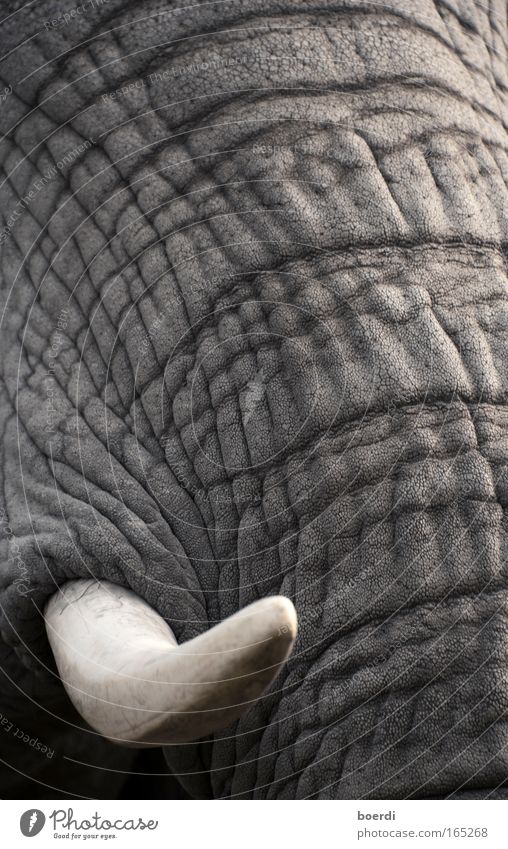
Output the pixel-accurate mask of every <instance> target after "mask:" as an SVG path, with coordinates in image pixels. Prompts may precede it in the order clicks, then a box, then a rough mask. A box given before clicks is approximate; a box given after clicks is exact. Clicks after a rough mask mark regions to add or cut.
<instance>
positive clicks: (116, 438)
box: [0, 0, 508, 798]
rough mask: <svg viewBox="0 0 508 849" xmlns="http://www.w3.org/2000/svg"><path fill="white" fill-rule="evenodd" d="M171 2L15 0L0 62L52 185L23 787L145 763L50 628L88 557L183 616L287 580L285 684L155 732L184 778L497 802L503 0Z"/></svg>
mask: <svg viewBox="0 0 508 849" xmlns="http://www.w3.org/2000/svg"><path fill="white" fill-rule="evenodd" d="M3 5H4V10H5V3H4V4H3ZM176 5H177V3H176V2H175V3H173V0H171V2H157V0H149V2H142V3H136V4H134V3H132V4H128V3H123V2H119V0H110V2H108V3H106V2H104V4H103V5H102V6H101V7H100V8H93V9H91V10H89V11H87V13H86V14H83V15H81V16H79V17H78V16H76V17H75V19H74V20H72V21H71V22H70V23H69V24H68V25H58V26H56V27H55V28H51V27H48V28H46V27H45V25H44V21H48V20H49V19H51V18H53V17H56V16H57V15H59V14H62V12H63V10H64V7H63V5H62V4H61V3H56V2H39V3H37V4H35V5H34V6H33V7H31V6H29V7H28V8H26V9H24V10H23V11H22V12H20V13H19V14H13V15H12V16H11V17H10V18H8V19H7V20H5V21H4V23H3V24H2V35H3V44H4V52H6V50H8V49H12V48H14V47H15V45H18V44H20V43H21V42H23V41H25V39H28V38H29V36H31V35H32V34H33V33H37V32H38V33H39V34H38V35H35V37H33V38H32V39H31V40H28V41H27V42H26V43H25V44H24V45H23V46H21V47H18V48H17V49H16V50H14V51H13V52H12V53H11V55H10V56H9V57H8V58H6V59H4V61H3V62H2V63H1V65H0V70H1V74H2V79H3V81H4V85H5V86H8V85H12V87H13V90H12V93H10V94H7V95H6V97H5V101H4V102H2V103H1V104H0V106H1V108H0V122H1V129H2V133H6V134H7V137H6V138H5V139H4V140H3V141H2V145H1V158H2V162H3V169H4V172H5V173H4V176H3V177H2V186H1V198H0V199H1V203H2V209H3V215H4V219H5V220H6V221H7V220H8V218H9V216H10V215H11V213H12V211H13V210H14V209H16V203H17V202H18V201H19V200H20V198H21V197H22V196H26V195H28V193H29V192H30V191H32V190H34V187H35V192H34V195H33V197H32V198H31V199H30V198H29V200H28V201H27V202H26V204H22V205H21V208H22V213H21V215H20V216H19V217H18V218H17V219H16V220H15V221H14V222H13V223H12V227H11V231H12V232H9V233H8V234H7V236H5V237H4V238H3V242H2V244H1V249H2V265H1V269H2V286H3V289H2V292H3V299H4V300H3V303H4V304H5V312H4V313H3V316H2V343H1V344H2V354H1V357H2V361H1V371H2V382H1V385H0V391H1V419H2V433H3V437H4V441H3V446H4V447H3V454H2V463H1V473H2V486H1V506H2V509H3V510H4V511H5V514H4V515H5V516H6V517H8V522H9V527H10V530H6V524H5V523H6V521H7V519H5V518H4V520H3V522H4V524H3V525H2V534H1V552H2V566H1V595H0V601H1V605H2V631H1V633H2V640H3V642H2V655H1V656H2V663H3V666H4V669H5V673H4V676H5V680H4V682H3V683H2V694H3V695H2V703H1V705H0V710H1V711H2V714H3V715H4V716H7V717H10V718H15V724H17V725H19V726H20V727H21V729H22V730H26V732H27V733H29V732H30V730H31V729H34V730H33V731H32V733H34V734H36V735H38V737H39V739H40V740H42V741H43V742H46V741H50V742H51V743H52V745H54V747H55V751H56V754H55V757H54V758H53V759H49V758H48V757H47V756H44V755H41V754H40V752H38V751H36V750H35V748H30V747H29V745H28V744H22V743H21V742H20V741H19V740H18V739H16V738H15V737H14V736H13V734H14V732H13V731H12V732H10V733H5V734H3V735H2V739H1V744H2V752H3V753H4V754H3V757H4V758H5V767H4V775H5V776H6V779H5V786H7V791H4V795H5V794H6V793H9V792H13V793H14V791H11V790H10V788H12V787H13V786H17V785H16V782H18V781H19V782H22V778H21V774H20V773H23V772H25V773H26V772H28V773H29V774H30V775H31V776H32V779H33V781H34V782H37V781H41V782H43V785H44V784H46V785H47V786H46V787H45V786H43V785H38V790H39V791H40V795H44V793H46V794H47V795H48V796H51V797H54V795H55V792H59V793H68V794H77V795H94V796H101V795H102V796H105V797H107V796H110V795H113V794H114V793H115V792H121V785H122V781H123V780H124V777H125V774H127V773H128V772H129V770H130V769H131V768H132V753H131V752H130V751H127V750H122V749H120V748H118V747H115V746H112V745H109V744H106V743H105V742H103V741H101V740H99V739H98V738H97V735H95V734H92V733H91V732H90V731H88V730H86V729H83V730H82V731H79V730H77V727H76V726H77V724H78V722H79V720H78V719H77V717H76V715H75V714H74V713H73V712H72V710H71V708H70V705H69V702H68V700H67V699H66V697H65V695H64V693H63V690H62V686H61V684H60V682H59V681H58V678H57V676H56V675H55V672H54V667H53V665H52V659H51V653H50V651H49V647H48V644H47V641H46V637H45V632H44V627H43V621H42V617H41V610H42V609H43V605H44V603H45V601H46V600H47V598H48V597H49V596H50V595H51V594H52V593H53V592H54V591H55V589H56V587H57V586H58V585H61V584H62V583H63V582H65V581H66V580H68V579H70V578H75V577H85V578H86V577H89V576H90V575H93V576H95V577H97V578H107V579H108V580H112V581H115V582H118V583H120V584H123V585H125V586H129V587H131V588H132V589H133V590H134V591H135V592H136V593H138V594H139V595H140V596H142V597H143V598H144V599H146V600H147V601H148V602H149V603H150V604H151V605H153V607H155V608H156V609H157V610H158V611H159V613H160V614H161V615H162V616H164V617H165V618H166V619H167V621H168V623H169V624H170V626H171V628H172V629H173V630H174V632H175V634H176V635H177V638H178V639H179V641H183V640H187V639H190V638H192V637H193V636H195V635H197V634H199V633H201V632H202V631H204V630H205V629H207V628H208V627H210V626H211V625H212V624H214V623H216V622H217V621H219V620H221V619H223V618H224V617H226V616H228V615H229V614H231V613H233V612H234V611H236V610H237V609H238V608H239V607H242V606H244V605H246V604H248V603H249V602H252V601H254V600H255V599H257V598H260V597H262V596H265V595H269V594H273V593H282V594H285V595H287V596H288V597H289V598H291V599H292V600H293V602H294V603H295V605H296V608H297V611H298V614H299V621H300V632H299V638H298V642H297V645H296V649H295V653H294V656H293V657H292V659H291V660H290V662H289V663H288V664H287V667H286V668H285V670H284V672H283V673H282V674H281V675H280V676H279V677H278V679H277V680H276V681H275V683H274V685H273V686H272V688H271V690H270V692H269V693H268V694H267V696H266V697H265V698H263V699H262V700H260V701H259V702H258V703H256V704H255V705H253V707H252V708H251V709H250V710H249V711H248V712H247V713H246V714H245V715H244V717H243V718H242V719H241V720H240V721H238V722H237V723H236V724H235V725H234V726H233V727H231V728H229V729H228V730H227V732H225V733H223V734H218V735H216V737H215V739H207V740H204V741H202V742H199V743H196V744H190V745H185V746H175V747H168V748H167V749H166V750H165V754H166V758H167V762H168V764H169V766H170V768H171V770H172V771H173V772H174V773H176V774H178V775H179V780H180V781H181V782H182V784H183V785H184V786H185V787H186V788H187V791H188V792H189V793H191V794H192V795H197V796H215V797H230V796H233V797H240V798H303V797H311V798H330V797H338V798H375V797H378V798H379V797H381V798H383V797H384V798H401V797H406V796H409V797H418V798H421V797H449V796H451V797H453V798H459V797H465V796H467V797H471V796H475V797H484V796H488V797H489V798H493V797H502V796H503V795H506V794H508V788H507V790H503V787H502V785H503V783H504V782H507V783H508V750H507V746H508V734H507V722H506V711H507V709H508V686H507V685H508V613H507V601H508V566H507V562H508V561H507V557H506V517H505V512H504V511H505V505H506V504H507V502H508V466H507V461H508V441H507V435H508V410H507V391H508V370H507V362H508V333H507V328H508V322H507V307H508V289H507V276H506V275H507V272H506V255H505V251H506V245H507V238H508V205H507V201H508V158H507V147H508V137H507V121H508V111H507V99H508V74H507V55H506V52H507V51H506V45H507V43H508V33H507V26H506V5H505V3H504V2H501V0H498V2H493V3H489V4H485V5H481V4H480V3H476V4H473V3H472V2H467V1H466V0H442V2H430V0H419V2H418V3H413V2H412V0H393V2H392V3H388V4H380V3H374V2H365V3H364V2H361V0H344V2H338V0H234V2H230V0H222V2H217V3H203V4H201V5H193V6H192V7H191V8H190V9H189V11H185V10H183V11H179V12H172V9H173V8H174V7H175V6H176ZM181 5H183V4H181ZM70 8H71V6H70ZM203 62H207V63H208V67H202V63H203ZM164 71H166V72H167V73H166V77H165V78H162V77H161V76H157V74H159V75H162V74H163V72H164ZM134 82H137V85H136V86H133V87H132V88H131V89H130V90H129V91H125V90H124V92H123V93H121V94H119V95H117V96H116V99H108V98H105V97H103V95H104V94H107V93H111V92H113V91H115V90H117V89H118V88H119V87H122V86H125V85H127V84H129V83H134ZM86 139H91V140H92V142H93V143H92V144H91V145H88V146H85V149H84V150H82V151H81V152H78V153H77V154H76V153H74V154H73V155H72V156H70V157H68V160H69V158H70V159H71V160H72V161H70V162H69V161H67V163H65V162H64V164H63V165H61V167H60V168H57V170H56V173H54V174H53V176H52V177H50V178H49V179H48V180H47V181H45V182H44V184H43V185H42V188H39V189H37V188H36V187H37V185H40V183H38V181H39V180H40V178H41V175H44V174H45V173H46V172H48V169H51V166H52V165H54V164H55V163H57V162H61V161H62V160H63V159H64V157H65V156H66V155H68V154H69V153H70V152H73V151H74V152H75V150H76V148H77V147H79V145H82V144H83V141H84V140H86ZM17 208H18V209H19V208H20V206H19V205H18V207H17ZM64 307H65V308H66V311H65V312H63V313H62V310H63V308H64ZM16 545H17V546H19V549H17V548H16ZM23 694H24V695H23ZM7 764H10V766H8V765H7ZM80 764H89V765H90V764H91V766H81V765H80ZM16 770H18V772H16ZM48 788H49V789H48ZM32 790H33V788H32ZM32 790H31V792H32ZM141 795H143V793H141Z"/></svg>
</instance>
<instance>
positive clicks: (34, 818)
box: [19, 808, 46, 837]
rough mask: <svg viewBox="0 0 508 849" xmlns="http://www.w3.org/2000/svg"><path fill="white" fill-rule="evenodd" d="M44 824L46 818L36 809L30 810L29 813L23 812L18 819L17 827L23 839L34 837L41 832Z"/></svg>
mask: <svg viewBox="0 0 508 849" xmlns="http://www.w3.org/2000/svg"><path fill="white" fill-rule="evenodd" d="M45 822H46V817H45V816H44V814H43V813H42V811H39V809H38V808H31V809H30V810H29V811H25V813H24V814H22V815H21V817H20V820H19V827H20V829H21V834H24V835H25V837H35V835H36V834H39V833H40V832H41V831H42V829H43V828H44V823H45Z"/></svg>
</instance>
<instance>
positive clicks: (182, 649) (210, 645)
mask: <svg viewBox="0 0 508 849" xmlns="http://www.w3.org/2000/svg"><path fill="white" fill-rule="evenodd" d="M44 616H45V621H46V630H47V634H48V638H49V642H50V644H51V648H52V650H53V654H54V657H55V661H56V665H57V667H58V671H59V673H60V677H61V679H62V682H63V684H64V687H65V689H66V691H67V693H68V695H69V697H70V699H71V701H72V703H73V704H74V706H75V707H76V709H77V710H78V712H79V713H80V714H81V716H82V717H83V719H85V720H86V722H87V723H88V724H89V725H91V727H92V728H94V729H95V730H96V731H98V732H100V734H102V735H103V736H104V737H106V738H108V739H109V740H112V741H114V742H117V743H123V744H124V745H130V746H140V747H141V746H163V745H168V744H171V743H184V742H190V741H192V740H197V739H199V738H200V737H204V736H206V735H207V734H211V733H213V732H215V731H220V730H221V729H223V728H225V727H226V726H227V725H228V724H229V723H230V722H232V721H233V720H234V719H237V718H238V717H239V716H240V715H241V714H242V713H244V712H245V711H246V710H247V709H248V707H249V705H250V704H251V703H252V701H253V700H254V699H257V698H258V697H259V696H260V695H261V694H262V692H263V690H264V689H265V688H266V687H267V686H268V684H269V683H270V682H271V681H272V680H273V679H274V677H275V676H276V674H277V672H278V671H279V669H280V668H281V666H282V664H283V663H284V661H285V660H286V659H287V657H288V656H289V654H290V652H291V649H292V647H293V643H294V641H295V638H296V630H297V619H296V611H295V609H294V607H293V605H292V603H291V602H290V601H289V599H287V598H285V597H284V596H269V597H267V598H264V599H261V600H260V601H256V602H254V603H253V604H251V605H249V606H248V607H245V608H243V610H241V611H239V612H238V613H235V614H234V615H233V616H230V617H229V618H228V619H226V620H225V621H224V622H221V623H220V624H219V625H216V626H215V627H213V628H211V629H210V630H209V631H207V632H205V633H204V634H201V635H200V636H199V637H196V638H195V639H193V640H189V641H188V642H186V643H182V645H180V646H179V645H178V644H177V642H176V640H175V637H174V635H173V632H172V631H171V629H170V627H169V626H168V625H167V623H166V622H165V620H164V619H163V618H162V617H161V616H160V615H159V614H158V613H156V612H155V610H153V609H152V608H151V607H150V606H149V605H148V604H147V603H146V602H145V601H143V600H142V599H141V598H139V596H137V595H136V594H135V593H133V592H131V590H128V589H125V588H124V587H120V586H118V585H117V584H112V583H109V582H107V581H101V582H97V581H92V580H75V581H69V582H68V583H66V584H64V585H63V586H62V587H60V589H59V590H58V592H56V593H55V594H54V595H53V596H51V598H50V599H49V601H48V603H47V605H46V609H45V613H44Z"/></svg>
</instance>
